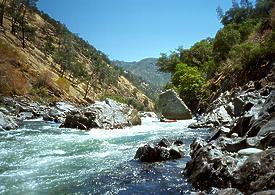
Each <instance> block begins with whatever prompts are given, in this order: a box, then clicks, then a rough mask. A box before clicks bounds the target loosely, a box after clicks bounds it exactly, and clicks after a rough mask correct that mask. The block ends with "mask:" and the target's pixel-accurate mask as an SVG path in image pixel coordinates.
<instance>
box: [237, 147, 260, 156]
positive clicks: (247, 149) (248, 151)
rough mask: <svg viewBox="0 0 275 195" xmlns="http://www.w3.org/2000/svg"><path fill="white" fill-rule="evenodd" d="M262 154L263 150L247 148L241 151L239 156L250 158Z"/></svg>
mask: <svg viewBox="0 0 275 195" xmlns="http://www.w3.org/2000/svg"><path fill="white" fill-rule="evenodd" d="M260 152H262V150H260V149H257V148H245V149H241V150H239V151H238V154H240V155H245V156H249V155H251V154H257V153H260Z"/></svg>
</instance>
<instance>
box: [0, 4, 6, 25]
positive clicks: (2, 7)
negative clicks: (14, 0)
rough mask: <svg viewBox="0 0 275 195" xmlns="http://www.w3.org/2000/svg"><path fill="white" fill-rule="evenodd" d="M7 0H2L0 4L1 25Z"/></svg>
mask: <svg viewBox="0 0 275 195" xmlns="http://www.w3.org/2000/svg"><path fill="white" fill-rule="evenodd" d="M6 4H7V0H2V2H1V4H0V26H3V21H4V15H5V11H6Z"/></svg>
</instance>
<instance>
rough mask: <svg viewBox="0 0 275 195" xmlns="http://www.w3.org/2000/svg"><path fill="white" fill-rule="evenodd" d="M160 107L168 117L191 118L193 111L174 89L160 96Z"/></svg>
mask: <svg viewBox="0 0 275 195" xmlns="http://www.w3.org/2000/svg"><path fill="white" fill-rule="evenodd" d="M158 105H159V109H160V111H161V113H162V115H163V116H164V117H165V118H167V119H177V120H185V119H191V118H192V113H191V111H190V109H189V108H188V107H187V106H186V105H185V103H184V102H183V101H182V100H181V99H180V97H179V96H178V95H177V93H176V92H175V91H173V90H167V91H165V92H163V93H161V94H160V96H159V102H158Z"/></svg>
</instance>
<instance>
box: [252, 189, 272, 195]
mask: <svg viewBox="0 0 275 195" xmlns="http://www.w3.org/2000/svg"><path fill="white" fill-rule="evenodd" d="M274 194H275V190H266V191H261V192H255V193H253V194H252V195H274Z"/></svg>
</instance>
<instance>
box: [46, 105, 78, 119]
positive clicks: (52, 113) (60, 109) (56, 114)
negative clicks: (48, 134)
mask: <svg viewBox="0 0 275 195" xmlns="http://www.w3.org/2000/svg"><path fill="white" fill-rule="evenodd" d="M76 110H77V108H76V107H75V106H73V105H72V104H70V103H67V102H57V103H55V104H54V105H53V107H50V109H49V110H48V111H47V112H46V113H45V114H44V115H43V120H45V121H56V122H60V121H64V120H65V117H66V114H68V113H69V112H73V111H76Z"/></svg>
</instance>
